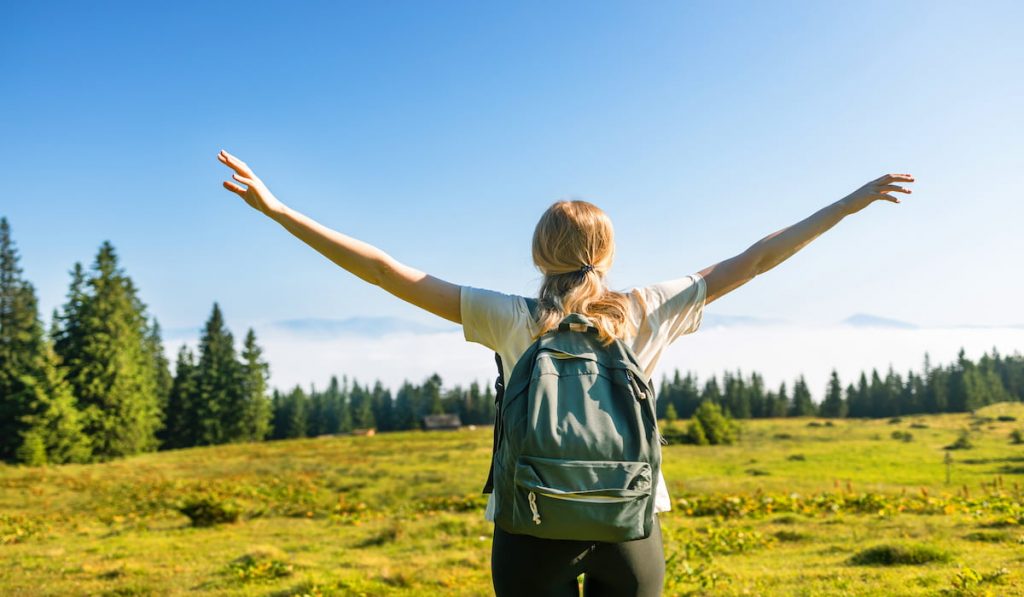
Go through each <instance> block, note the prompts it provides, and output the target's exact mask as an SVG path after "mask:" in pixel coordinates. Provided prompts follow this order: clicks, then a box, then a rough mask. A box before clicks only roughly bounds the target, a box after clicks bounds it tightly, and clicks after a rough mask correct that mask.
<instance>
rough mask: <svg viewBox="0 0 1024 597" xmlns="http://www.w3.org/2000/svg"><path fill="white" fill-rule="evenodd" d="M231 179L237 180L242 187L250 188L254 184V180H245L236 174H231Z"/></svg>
mask: <svg viewBox="0 0 1024 597" xmlns="http://www.w3.org/2000/svg"><path fill="white" fill-rule="evenodd" d="M231 178H234V179H235V180H237V181H238V182H240V183H242V184H244V185H249V186H250V187H251V186H253V185H255V184H256V181H255V180H253V179H251V178H246V177H245V176H239V175H237V174H232V175H231Z"/></svg>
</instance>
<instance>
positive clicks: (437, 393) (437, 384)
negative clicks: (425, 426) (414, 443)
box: [416, 373, 444, 420]
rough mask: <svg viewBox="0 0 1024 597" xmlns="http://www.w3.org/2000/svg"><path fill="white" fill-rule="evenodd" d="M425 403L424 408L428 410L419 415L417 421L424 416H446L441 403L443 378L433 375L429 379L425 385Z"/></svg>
mask: <svg viewBox="0 0 1024 597" xmlns="http://www.w3.org/2000/svg"><path fill="white" fill-rule="evenodd" d="M423 401H424V403H425V404H424V406H426V408H427V410H426V411H424V412H420V413H417V417H416V419H417V420H419V419H420V418H422V417H423V416H424V415H440V414H444V406H443V405H442V403H441V376H440V375H438V374H436V373H435V374H433V375H431V376H430V377H428V378H427V381H425V382H424V383H423Z"/></svg>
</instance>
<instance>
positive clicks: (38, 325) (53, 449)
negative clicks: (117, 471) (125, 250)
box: [0, 218, 90, 465]
mask: <svg viewBox="0 0 1024 597" xmlns="http://www.w3.org/2000/svg"><path fill="white" fill-rule="evenodd" d="M18 261H19V257H18V251H17V248H16V247H15V246H14V241H13V239H12V238H11V228H10V224H9V223H8V222H7V218H0V459H3V460H8V461H18V462H22V463H26V464H31V465H40V464H46V463H54V464H61V463H66V462H85V461H87V460H88V459H89V455H90V454H89V453H90V447H89V442H88V439H87V438H86V436H85V435H84V434H83V432H82V428H81V421H80V417H79V413H78V410H77V408H76V405H75V401H74V397H73V395H72V394H71V391H70V388H69V386H68V385H67V383H66V381H65V379H64V376H63V373H62V371H61V370H60V369H59V357H58V356H57V355H56V353H54V352H53V347H52V344H51V343H50V341H49V340H48V339H47V338H46V336H45V335H44V333H43V324H42V321H41V320H40V318H39V309H38V302H37V300H36V294H35V288H34V287H33V286H32V284H31V283H29V282H28V281H27V280H25V279H23V278H22V276H21V274H22V270H21V267H20V266H19V265H18Z"/></svg>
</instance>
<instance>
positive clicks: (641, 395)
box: [626, 371, 647, 400]
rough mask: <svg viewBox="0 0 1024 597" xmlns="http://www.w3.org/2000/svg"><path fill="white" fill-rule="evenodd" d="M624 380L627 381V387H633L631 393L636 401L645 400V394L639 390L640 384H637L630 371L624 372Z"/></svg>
mask: <svg viewBox="0 0 1024 597" xmlns="http://www.w3.org/2000/svg"><path fill="white" fill-rule="evenodd" d="M626 379H628V380H629V385H630V386H632V387H633V393H634V394H635V395H636V399H637V400H644V399H645V398H647V394H646V393H644V391H643V390H642V389H640V384H638V383H637V381H636V378H634V377H633V372H632V371H626Z"/></svg>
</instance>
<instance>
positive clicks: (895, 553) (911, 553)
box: [850, 543, 952, 566]
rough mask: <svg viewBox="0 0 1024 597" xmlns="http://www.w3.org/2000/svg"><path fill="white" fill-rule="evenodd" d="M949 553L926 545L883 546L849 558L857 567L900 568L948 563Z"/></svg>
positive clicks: (868, 549)
mask: <svg viewBox="0 0 1024 597" xmlns="http://www.w3.org/2000/svg"><path fill="white" fill-rule="evenodd" d="M951 559H952V556H951V555H950V554H949V552H947V551H945V550H942V549H939V548H938V547H935V546H933V545H928V544H926V543H899V544H883V545H876V546H874V547H869V548H867V549H865V550H862V551H859V552H857V553H856V554H854V555H853V557H851V558H850V563H851V564H856V565H858V566H902V565H918V564H927V563H929V562H948V561H949V560H951Z"/></svg>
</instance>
